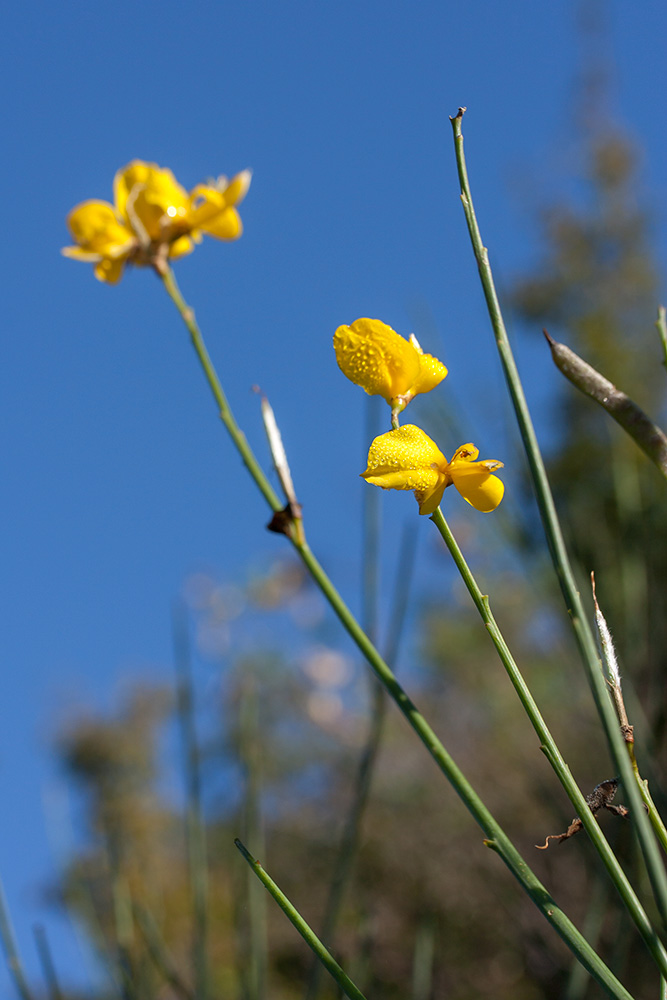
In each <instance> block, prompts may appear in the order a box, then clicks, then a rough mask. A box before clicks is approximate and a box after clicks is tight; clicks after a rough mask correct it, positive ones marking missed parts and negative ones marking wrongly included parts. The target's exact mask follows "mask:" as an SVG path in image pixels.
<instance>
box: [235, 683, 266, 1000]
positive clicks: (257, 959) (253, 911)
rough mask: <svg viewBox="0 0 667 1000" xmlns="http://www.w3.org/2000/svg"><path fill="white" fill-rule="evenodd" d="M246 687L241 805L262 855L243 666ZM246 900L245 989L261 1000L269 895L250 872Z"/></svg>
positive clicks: (256, 753)
mask: <svg viewBox="0 0 667 1000" xmlns="http://www.w3.org/2000/svg"><path fill="white" fill-rule="evenodd" d="M242 669H243V675H244V684H243V690H242V693H241V700H240V710H239V758H240V761H241V764H242V767H243V769H244V771H245V789H244V795H243V805H242V810H243V814H242V834H243V837H244V838H245V839H246V840H248V841H251V842H252V843H253V844H254V845H256V847H257V848H258V849H259V850H261V851H262V852H264V851H265V843H264V823H263V821H262V782H263V778H262V771H263V763H262V753H261V750H262V744H261V735H260V732H261V724H260V718H259V701H258V697H257V682H256V675H255V672H254V670H253V669H252V665H251V664H247V665H243V668H242ZM247 877H248V888H247V893H246V899H247V901H248V907H247V932H248V941H247V946H246V949H245V952H246V960H247V961H246V989H245V994H246V996H247V997H248V1000H262V998H263V997H264V996H265V993H266V974H267V966H268V942H267V922H266V909H267V908H266V895H265V893H263V892H262V888H261V886H259V885H258V884H257V880H256V879H254V878H253V877H252V874H251V873H250V872H247Z"/></svg>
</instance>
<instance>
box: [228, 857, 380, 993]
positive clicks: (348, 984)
mask: <svg viewBox="0 0 667 1000" xmlns="http://www.w3.org/2000/svg"><path fill="white" fill-rule="evenodd" d="M234 843H235V844H236V846H237V847H238V849H239V851H240V852H241V854H242V855H243V857H244V858H245V859H246V861H247V862H248V864H249V865H250V867H251V868H252V870H253V871H254V873H255V875H256V876H257V878H258V879H259V880H260V882H261V883H262V885H263V886H265V888H266V889H268V891H269V892H270V894H271V895H272V896H273V898H274V899H275V901H276V903H277V904H278V906H279V907H280V909H281V910H282V911H283V913H284V914H285V915H286V916H287V918H288V919H289V920H290V921H291V923H292V924H293V925H294V927H296V929H297V930H298V932H299V934H300V935H301V937H302V938H303V939H304V941H305V942H306V944H307V945H308V946H309V947H310V948H312V950H313V951H314V952H315V954H316V955H317V957H318V958H319V960H320V962H321V963H322V965H323V966H324V967H325V969H326V970H327V972H328V973H329V974H330V975H331V976H332V977H333V978H334V979H335V980H336V982H337V983H338V985H339V986H340V988H341V989H342V991H343V992H344V993H345V995H346V996H348V997H350V998H351V1000H366V998H365V997H364V994H363V993H362V992H361V990H359V989H357V987H356V986H355V985H354V983H353V982H352V980H351V979H350V977H349V976H348V975H346V974H345V972H344V971H343V970H342V969H341V967H340V965H339V964H338V962H337V961H336V959H335V958H334V957H333V955H332V954H331V952H330V951H327V949H326V948H325V947H324V945H323V944H322V942H321V941H320V939H319V938H318V937H317V935H316V934H315V932H314V931H313V930H312V929H311V928H310V927H309V926H308V924H307V923H306V921H305V920H304V919H303V917H302V916H301V914H300V913H299V911H298V910H297V909H296V908H295V907H294V906H293V905H292V904H291V903H290V901H289V899H288V898H287V896H286V895H285V894H284V893H283V892H282V891H281V890H280V889H279V888H278V886H277V885H276V883H275V882H274V881H273V879H272V878H271V876H270V875H269V874H268V873H267V872H265V871H264V869H263V868H262V866H261V864H260V863H259V861H256V860H255V858H253V856H252V854H250V852H249V851H248V850H247V849H246V848H245V847H244V845H243V844H242V843H241V841H240V840H238V838H237V839H236V840H235V841H234Z"/></svg>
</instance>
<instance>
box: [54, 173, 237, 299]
mask: <svg viewBox="0 0 667 1000" xmlns="http://www.w3.org/2000/svg"><path fill="white" fill-rule="evenodd" d="M250 177H251V174H250V171H249V170H243V171H241V173H240V174H237V175H236V176H235V177H233V178H232V180H231V181H228V180H227V178H226V177H219V178H218V180H217V181H215V182H212V183H211V184H198V185H197V187H195V188H194V189H193V190H192V191H190V193H189V194H188V192H187V191H186V190H185V188H183V187H181V185H180V184H179V183H178V181H177V180H176V178H175V177H174V175H173V174H172V172H171V170H166V169H163V168H161V167H158V166H157V165H156V164H155V163H144V161H143V160H133V161H132V163H129V164H128V165H127V166H126V167H123V169H122V170H119V171H118V173H117V174H116V176H115V178H114V185H113V187H114V201H115V205H110V204H109V202H106V201H84V202H82V203H81V204H80V205H77V206H76V208H74V209H72V211H71V212H70V214H69V215H68V217H67V225H68V227H69V230H70V232H71V234H72V237H73V239H74V242H75V244H76V246H71V247H65V248H64V249H63V251H62V252H63V253H64V254H65V256H66V257H72V258H73V259H74V260H84V261H89V262H91V263H93V264H95V277H96V278H99V280H100V281H106V282H108V283H109V284H112V285H113V284H115V283H116V282H117V281H119V280H120V278H121V275H122V273H123V268H124V267H125V264H127V263H132V264H137V265H142V266H153V267H159V266H160V262H163V261H164V259H165V258H166V257H173V258H176V257H182V256H183V255H184V254H187V253H190V252H191V251H192V250H193V249H194V243H200V242H201V239H202V233H208V235H209V236H215V237H217V238H218V239H220V240H235V239H237V238H238V237H239V236H240V235H241V233H242V231H243V226H242V224H241V219H240V216H239V214H238V212H237V211H236V207H235V206H236V205H238V204H239V203H240V202H241V201H242V200H243V198H244V197H245V194H246V192H247V190H248V187H249V186H250Z"/></svg>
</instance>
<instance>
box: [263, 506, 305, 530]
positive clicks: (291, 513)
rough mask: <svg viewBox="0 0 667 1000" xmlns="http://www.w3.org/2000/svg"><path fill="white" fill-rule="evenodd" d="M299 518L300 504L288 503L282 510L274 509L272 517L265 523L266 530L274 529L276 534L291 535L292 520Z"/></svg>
mask: <svg viewBox="0 0 667 1000" xmlns="http://www.w3.org/2000/svg"><path fill="white" fill-rule="evenodd" d="M300 520H301V504H291V503H288V504H287V506H286V507H283V509H282V510H277V511H275V513H274V515H273V517H272V518H271V520H270V521H269V523H268V524H267V526H266V528H267V531H275V532H276V534H277V535H287V537H288V538H291V537H292V532H293V530H294V526H295V524H294V522H295V521H300Z"/></svg>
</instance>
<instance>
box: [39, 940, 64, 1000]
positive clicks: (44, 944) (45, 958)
mask: <svg viewBox="0 0 667 1000" xmlns="http://www.w3.org/2000/svg"><path fill="white" fill-rule="evenodd" d="M33 934H34V936H35V947H36V948H37V954H38V955H39V964H40V965H41V967H42V973H43V975H44V981H45V982H46V989H47V993H48V996H49V1000H63V993H62V990H61V989H60V984H59V982H58V975H57V973H56V967H55V964H54V962H53V955H52V953H51V946H50V945H49V939H48V937H47V936H46V930H45V929H44V927H43V926H42V925H41V924H37V925H36V926H35V927H34V928H33Z"/></svg>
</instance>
